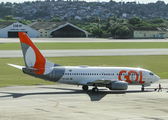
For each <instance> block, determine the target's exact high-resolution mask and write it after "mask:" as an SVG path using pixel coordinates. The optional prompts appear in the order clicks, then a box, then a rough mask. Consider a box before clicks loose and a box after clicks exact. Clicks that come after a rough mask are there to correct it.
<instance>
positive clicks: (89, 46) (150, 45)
mask: <svg viewBox="0 0 168 120" xmlns="http://www.w3.org/2000/svg"><path fill="white" fill-rule="evenodd" d="M35 45H36V46H37V47H38V49H40V50H48V49H50V50H57V49H58V50H60V49H145V48H168V42H160V43H159V42H145V43H139V42H137V43H136V42H134V43H132V42H130V43H112V42H109V43H35ZM0 50H21V46H20V43H4V44H0Z"/></svg>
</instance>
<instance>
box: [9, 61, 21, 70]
mask: <svg viewBox="0 0 168 120" xmlns="http://www.w3.org/2000/svg"><path fill="white" fill-rule="evenodd" d="M7 64H8V65H10V66H12V67H15V68H18V69H21V70H22V68H24V66H20V65H14V64H10V63H7Z"/></svg>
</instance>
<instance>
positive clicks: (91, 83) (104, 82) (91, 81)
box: [79, 78, 118, 85]
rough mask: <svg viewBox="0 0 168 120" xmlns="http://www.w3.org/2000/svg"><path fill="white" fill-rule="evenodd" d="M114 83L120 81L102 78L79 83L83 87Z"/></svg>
mask: <svg viewBox="0 0 168 120" xmlns="http://www.w3.org/2000/svg"><path fill="white" fill-rule="evenodd" d="M112 81H118V80H114V79H109V78H102V79H97V80H96V79H94V80H82V81H80V82H79V84H81V85H93V84H102V85H105V84H110V83H111V82H112Z"/></svg>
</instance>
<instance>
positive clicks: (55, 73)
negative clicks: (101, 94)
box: [8, 32, 160, 92]
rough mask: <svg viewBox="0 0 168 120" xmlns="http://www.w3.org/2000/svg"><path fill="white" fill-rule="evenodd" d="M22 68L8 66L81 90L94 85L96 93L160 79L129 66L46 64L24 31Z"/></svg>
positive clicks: (22, 36) (145, 84)
mask: <svg viewBox="0 0 168 120" xmlns="http://www.w3.org/2000/svg"><path fill="white" fill-rule="evenodd" d="M18 34H19V38H20V43H21V47H22V52H23V57H24V61H25V67H24V66H19V65H14V64H8V65H10V66H13V67H16V68H19V69H21V70H22V71H23V72H24V73H25V74H28V75H31V76H34V77H37V78H41V79H44V80H49V81H53V82H57V83H64V84H73V85H82V86H83V87H82V89H83V90H84V91H87V90H88V86H93V88H92V91H93V92H98V91H99V90H98V87H107V88H109V89H110V90H126V89H127V88H128V85H142V88H141V90H142V91H144V87H146V86H150V85H151V84H152V83H154V82H156V81H158V80H159V79H160V78H159V77H158V76H157V75H155V74H153V73H152V72H151V71H149V70H146V69H141V68H132V67H89V66H61V65H58V64H55V63H52V62H49V61H48V60H47V59H46V58H45V57H44V56H43V55H42V54H41V53H40V51H39V50H38V49H37V47H36V46H35V45H34V44H33V42H32V41H31V40H30V38H29V37H28V36H27V34H26V33H24V32H19V33H18Z"/></svg>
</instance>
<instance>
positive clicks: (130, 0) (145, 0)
mask: <svg viewBox="0 0 168 120" xmlns="http://www.w3.org/2000/svg"><path fill="white" fill-rule="evenodd" d="M24 1H25V2H27V1H37V0H1V1H0V2H5V3H6V2H12V3H13V2H16V3H23V2H24ZM38 1H44V0H38ZM84 1H87V2H95V1H100V2H109V1H110V0H84ZM113 1H116V2H120V1H121V0H113ZM122 1H124V2H133V1H136V2H137V3H138V2H139V3H141V4H147V3H150V2H157V1H158V0H122ZM161 1H164V2H165V3H166V4H167V3H168V0H161Z"/></svg>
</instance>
